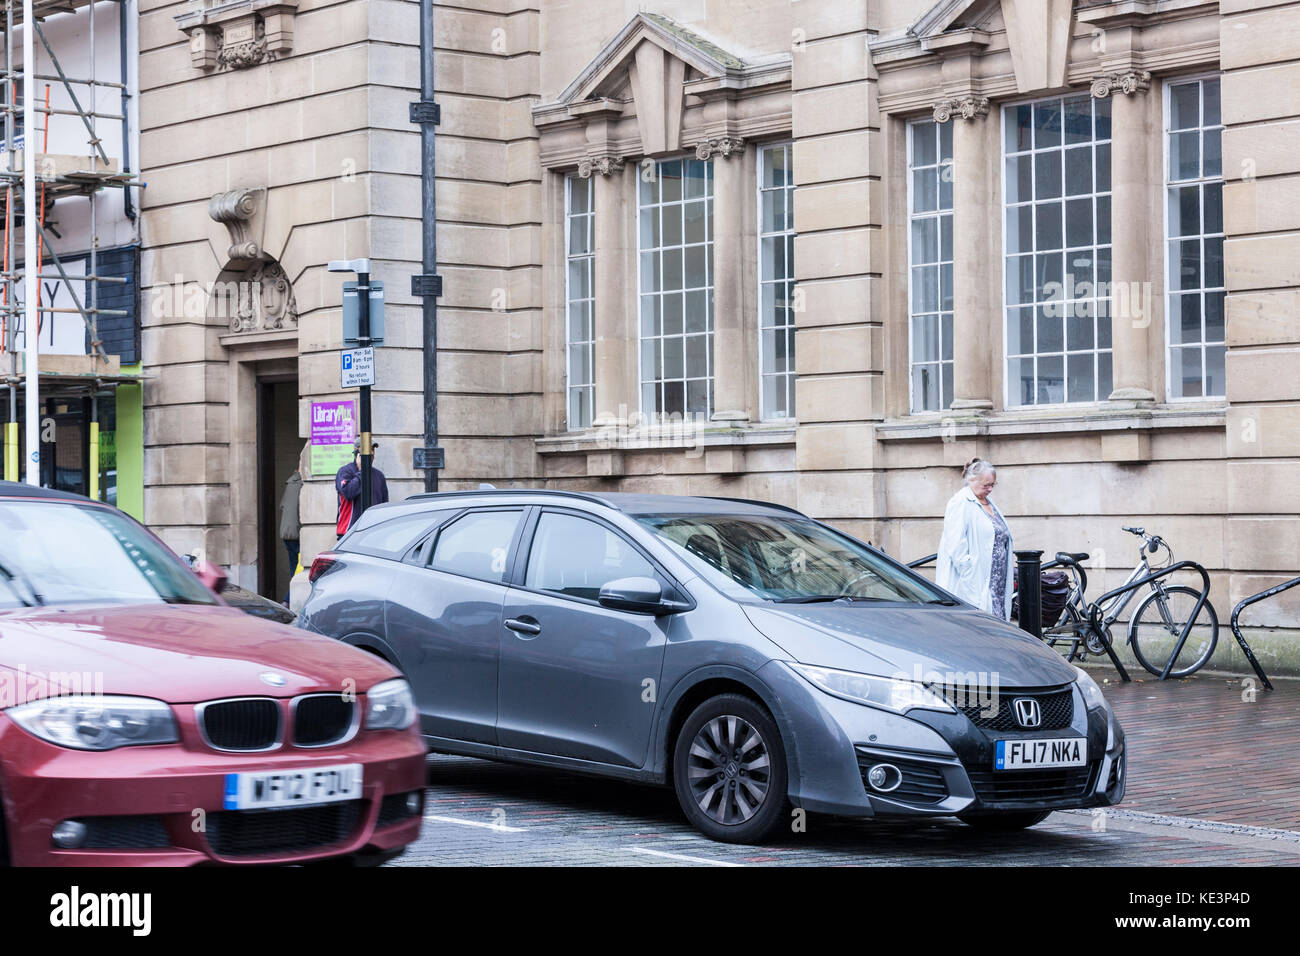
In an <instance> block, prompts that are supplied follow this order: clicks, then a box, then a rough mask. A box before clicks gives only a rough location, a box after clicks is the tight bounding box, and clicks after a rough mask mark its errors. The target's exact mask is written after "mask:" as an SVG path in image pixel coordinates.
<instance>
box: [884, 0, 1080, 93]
mask: <svg viewBox="0 0 1300 956" xmlns="http://www.w3.org/2000/svg"><path fill="white" fill-rule="evenodd" d="M1096 5H1097V4H1096V3H1092V2H1081V3H1080V4H1079V6H1081V7H1083V8H1087V7H1090V6H1096ZM1075 6H1076V2H1075V0H939V2H937V3H935V4H934V5H933V6H932V7H930V9H929V10H927V11H926V12H925V13H924V14H922V15H921V16H920V17H919V18H918V19H917V20H916V22H915V23H913V24H912V25H911V26H910V27H909V28H908V29H907V30H906V31H905V32H904V33H902V34H899V35H896V36H891V37H882V38H880V39H879V40H876V41H873V42H872V43H871V44H870V46H871V51H872V57H873V60H875V62H876V64H877V66H881V65H884V64H887V63H889V62H891V61H905V60H909V59H914V58H916V57H919V56H920V57H923V56H927V55H934V54H938V55H940V56H947V55H954V54H960V55H965V54H969V53H972V52H979V51H980V50H982V49H983V48H985V47H987V46H988V45H989V41H990V38H991V37H992V36H993V35H994V34H997V33H1005V34H1006V42H1007V47H1008V49H1009V52H1010V54H1011V62H1012V66H1013V68H1014V70H1015V81H1016V89H1017V91H1018V92H1020V93H1031V92H1035V91H1038V90H1048V89H1057V88H1060V87H1062V86H1064V85H1065V77H1066V74H1067V72H1068V70H1069V53H1070V37H1071V34H1072V32H1073V29H1074V19H1075V17H1074V8H1075Z"/></svg>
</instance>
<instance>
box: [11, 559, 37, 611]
mask: <svg viewBox="0 0 1300 956" xmlns="http://www.w3.org/2000/svg"><path fill="white" fill-rule="evenodd" d="M0 575H3V576H4V579H5V580H6V581H8V582H9V585H10V590H11V591H13V592H14V594H16V595H18V600H20V601H22V602H23V607H35V606H36V605H38V604H40V605H44V604H45V599H44V598H43V597H41V592H40V591H38V590H36V588H34V587H32V583H31V582H30V581H28V580H27V578H25V577H24V576H23V575H22V573H21V572H15V571H10V570H9V569H8V568H7V567H5V565H4V562H0ZM15 581H17V582H19V583H20V584H22V586H23V587H25V588H26V589H27V591H28V593H29V594H31V596H32V599H31V600H30V601H29V600H27V598H25V597H23V596H22V595H21V594H18V589H17V588H15V587H13V584H14V582H15Z"/></svg>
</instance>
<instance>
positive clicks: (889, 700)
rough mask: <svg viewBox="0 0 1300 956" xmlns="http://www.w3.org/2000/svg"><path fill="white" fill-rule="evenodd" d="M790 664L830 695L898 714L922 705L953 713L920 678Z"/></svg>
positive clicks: (948, 705) (950, 707) (944, 701)
mask: <svg viewBox="0 0 1300 956" xmlns="http://www.w3.org/2000/svg"><path fill="white" fill-rule="evenodd" d="M790 666H791V667H792V668H794V670H795V671H796V672H797V673H798V674H799V675H800V676H802V677H803V678H804V679H805V680H807V681H808V682H809V683H811V684H812V685H813V686H815V687H819V688H821V689H822V690H824V691H826V693H828V694H833V695H834V696H836V697H843V698H844V699H845V700H851V701H853V702H854V703H855V704H869V705H870V706H872V707H883V708H884V709H885V710H892V711H894V712H895V713H898V714H904V713H906V712H907V711H909V710H913V709H916V708H920V709H922V710H942V711H944V712H946V713H950V714H951V713H953V709H952V705H951V704H949V703H948V701H946V700H944V698H943V697H942V696H941V695H940V694H936V693H935V692H934V691H932V690H930V688H928V687H926V686H925V685H924V684H918V683H917V682H916V681H910V680H898V679H897V678H892V677H875V676H873V675H871V674H859V673H857V672H855V671H841V670H836V669H835V668H833V667H815V666H813V665H811V664H795V663H791V664H790Z"/></svg>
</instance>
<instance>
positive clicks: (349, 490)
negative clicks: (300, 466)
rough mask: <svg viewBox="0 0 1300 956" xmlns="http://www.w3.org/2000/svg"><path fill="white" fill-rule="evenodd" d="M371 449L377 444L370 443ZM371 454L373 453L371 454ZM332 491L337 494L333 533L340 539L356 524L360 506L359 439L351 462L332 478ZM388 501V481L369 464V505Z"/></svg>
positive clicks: (354, 447) (354, 445) (355, 444)
mask: <svg viewBox="0 0 1300 956" xmlns="http://www.w3.org/2000/svg"><path fill="white" fill-rule="evenodd" d="M370 447H371V448H372V449H376V450H377V449H378V448H379V442H371V445H370ZM372 453H373V452H372ZM334 490H335V491H337V492H338V493H339V514H338V521H337V522H336V524H335V527H334V531H335V533H337V534H338V536H339V537H340V538H341V537H343V536H344V535H345V534H347V533H348V529H349V528H351V527H352V525H353V524H355V523H356V520H357V513H358V509H359V507H360V505H361V439H359V438H358V439H357V440H356V442H355V443H354V444H353V445H352V461H350V462H348V463H347V464H346V465H344V466H343V467H342V468H340V469H339V471H338V474H337V475H335V476H334ZM387 500H388V481H387V479H385V478H384V473H383V472H382V471H380V470H379V469H378V468H376V467H375V466H374V463H373V462H372V463H371V466H370V503H371V504H372V505H382V504H383V503H384V502H386V501H387Z"/></svg>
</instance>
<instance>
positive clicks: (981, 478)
mask: <svg viewBox="0 0 1300 956" xmlns="http://www.w3.org/2000/svg"><path fill="white" fill-rule="evenodd" d="M962 477H963V478H964V479H965V483H964V484H963V485H962V487H961V488H960V489H959V490H958V491H957V493H956V494H955V495H953V496H952V498H950V499H949V500H948V506H947V507H946V508H945V509H944V514H943V536H942V537H941V538H940V539H939V555H938V567H937V571H936V573H935V583H936V584H938V585H939V586H940V587H941V588H944V589H946V590H948V591H951V592H952V593H953V594H955V595H957V597H959V598H961V599H962V600H963V601H965V602H966V603H968V604H973V605H975V607H977V608H979V609H980V610H982V611H987V612H988V613H990V614H994V615H996V616H998V617H1000V618H1002V619H1003V620H1004V621H1005V620H1009V619H1010V618H1011V530H1010V529H1009V528H1008V527H1007V522H1006V520H1005V519H1004V518H1003V517H1002V512H1001V511H999V510H998V508H997V505H995V504H993V502H992V501H991V500H990V498H989V493H990V492H992V490H993V486H994V485H996V484H997V480H998V479H997V470H996V469H995V468H994V467H993V465H992V464H991V463H989V462H987V461H982V460H981V459H979V458H972V459H971V460H970V461H969V462H968V463H967V465H966V467H965V469H963V471H962Z"/></svg>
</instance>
